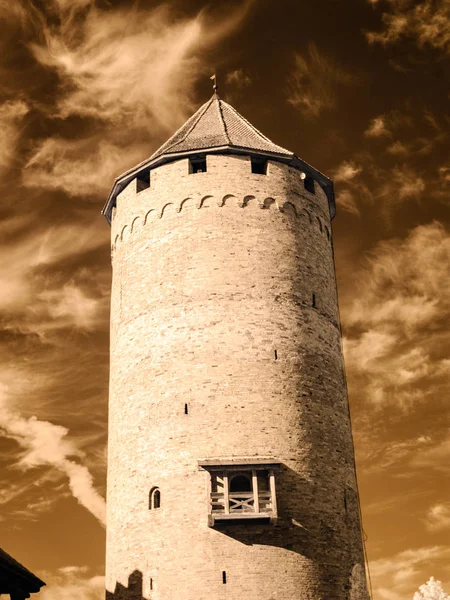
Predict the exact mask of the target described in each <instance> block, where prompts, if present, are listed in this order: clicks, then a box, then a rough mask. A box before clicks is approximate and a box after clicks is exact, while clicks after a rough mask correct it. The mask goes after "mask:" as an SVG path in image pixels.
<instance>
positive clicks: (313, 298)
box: [312, 292, 317, 308]
mask: <svg viewBox="0 0 450 600" xmlns="http://www.w3.org/2000/svg"><path fill="white" fill-rule="evenodd" d="M312 307H313V308H317V305H316V294H315V293H314V292H313V295H312Z"/></svg>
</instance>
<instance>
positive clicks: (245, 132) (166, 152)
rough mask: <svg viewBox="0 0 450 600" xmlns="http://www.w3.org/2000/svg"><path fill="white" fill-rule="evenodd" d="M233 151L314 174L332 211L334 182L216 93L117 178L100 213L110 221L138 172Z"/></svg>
mask: <svg viewBox="0 0 450 600" xmlns="http://www.w3.org/2000/svg"><path fill="white" fill-rule="evenodd" d="M208 151H209V152H235V153H251V154H252V153H253V154H260V155H261V154H262V155H265V156H267V157H273V158H274V159H278V160H281V161H283V162H286V163H288V164H290V165H291V166H294V167H295V168H298V169H301V170H303V171H305V172H306V173H308V174H310V175H311V176H314V177H315V178H316V179H318V181H319V182H320V184H321V185H322V187H323V188H324V190H325V193H326V194H327V196H328V199H329V202H330V211H331V216H332V217H333V216H334V214H335V212H336V210H335V202H334V192H333V185H332V183H331V181H330V180H329V179H328V177H325V176H324V175H323V174H322V173H320V172H319V171H317V169H314V168H313V167H311V166H310V165H308V164H307V163H305V162H304V161H303V160H301V159H299V158H298V157H297V156H295V154H294V153H293V152H290V151H289V150H286V148H282V147H281V146H278V145H277V144H274V143H273V142H272V141H271V140H269V138H267V137H266V136H265V135H263V134H262V133H261V132H260V131H258V129H256V127H253V125H252V124H251V123H249V122H248V121H247V119H244V117H243V116H242V115H240V114H239V113H238V112H237V111H236V110H235V109H234V108H233V107H232V106H230V105H229V104H227V103H226V102H224V101H223V100H222V99H221V98H220V97H219V96H218V95H217V93H214V95H213V96H212V98H210V99H209V100H208V102H206V103H205V104H203V106H201V107H200V108H199V109H198V110H197V112H196V113H194V114H193V115H192V117H191V118H190V119H188V120H187V121H186V123H185V124H184V125H183V126H182V127H180V129H178V131H176V132H175V133H174V134H173V136H172V137H171V138H170V139H168V140H167V142H165V143H164V144H163V145H162V146H161V147H160V148H158V150H156V152H154V153H153V154H152V155H151V156H150V158H147V159H146V160H144V161H143V162H141V163H140V164H138V165H137V166H136V167H133V168H132V169H130V170H129V171H126V172H125V173H123V174H122V175H121V176H120V177H118V178H117V179H116V180H115V182H114V185H113V188H112V190H111V192H110V194H109V197H108V200H107V202H106V204H105V206H104V207H103V210H102V213H103V215H105V217H106V219H107V220H108V222H111V212H112V209H113V206H115V204H116V197H117V195H118V194H120V192H121V191H122V190H123V189H124V188H125V187H126V186H127V185H128V183H129V182H130V181H131V180H132V179H134V178H135V177H137V175H139V173H142V172H143V171H146V170H148V169H152V168H154V167H157V166H158V165H160V164H162V163H164V162H168V161H171V160H176V159H177V158H180V157H181V156H184V155H185V156H189V155H191V154H195V153H197V152H208Z"/></svg>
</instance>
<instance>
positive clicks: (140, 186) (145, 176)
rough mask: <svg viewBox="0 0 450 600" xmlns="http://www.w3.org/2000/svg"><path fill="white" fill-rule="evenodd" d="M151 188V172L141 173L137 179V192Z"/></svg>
mask: <svg viewBox="0 0 450 600" xmlns="http://www.w3.org/2000/svg"><path fill="white" fill-rule="evenodd" d="M149 187H150V171H145V172H143V173H139V175H138V176H137V179H136V191H137V192H138V193H139V192H142V191H143V190H146V189H148V188H149Z"/></svg>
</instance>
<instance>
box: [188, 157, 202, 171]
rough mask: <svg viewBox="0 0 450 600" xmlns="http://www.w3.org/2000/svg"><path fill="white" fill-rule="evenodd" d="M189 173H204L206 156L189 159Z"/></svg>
mask: <svg viewBox="0 0 450 600" xmlns="http://www.w3.org/2000/svg"><path fill="white" fill-rule="evenodd" d="M189 173H206V156H205V157H204V158H190V159H189Z"/></svg>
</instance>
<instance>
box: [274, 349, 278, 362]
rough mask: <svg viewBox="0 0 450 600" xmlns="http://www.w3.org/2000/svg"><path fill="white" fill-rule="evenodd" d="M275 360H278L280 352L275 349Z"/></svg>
mask: <svg viewBox="0 0 450 600" xmlns="http://www.w3.org/2000/svg"><path fill="white" fill-rule="evenodd" d="M275 360H278V352H277V351H276V350H275Z"/></svg>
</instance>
